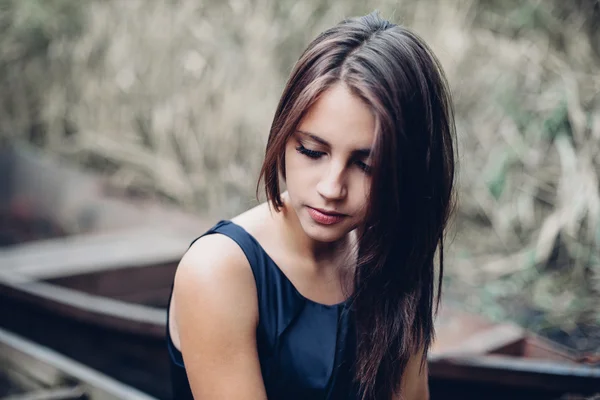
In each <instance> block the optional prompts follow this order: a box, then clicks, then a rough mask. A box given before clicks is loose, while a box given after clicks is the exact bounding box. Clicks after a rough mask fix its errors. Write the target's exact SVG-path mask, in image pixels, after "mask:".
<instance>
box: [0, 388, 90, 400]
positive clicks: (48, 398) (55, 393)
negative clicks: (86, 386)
mask: <svg viewBox="0 0 600 400" xmlns="http://www.w3.org/2000/svg"><path fill="white" fill-rule="evenodd" d="M84 396H85V391H84V390H83V388H81V387H79V386H75V387H66V388H52V389H45V390H38V391H35V392H30V393H24V394H18V395H14V396H8V397H4V398H2V399H0V400H74V399H83V398H84Z"/></svg>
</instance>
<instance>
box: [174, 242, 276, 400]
mask: <svg viewBox="0 0 600 400" xmlns="http://www.w3.org/2000/svg"><path fill="white" fill-rule="evenodd" d="M257 303H258V301H257V293H256V283H255V282H254V276H253V274H252V270H251V268H250V264H249V262H248V260H247V259H246V256H245V255H244V252H243V251H242V249H241V248H240V247H239V246H238V245H237V244H236V243H235V242H234V241H233V240H232V239H230V238H229V237H227V236H224V235H221V234H218V233H215V234H211V235H206V236H203V237H201V238H200V239H198V240H197V241H196V242H195V243H194V244H193V245H192V246H191V247H190V249H189V250H188V251H187V252H186V254H185V255H184V256H183V258H182V259H181V261H180V263H179V266H178V268H177V272H176V274H175V285H174V290H173V303H172V306H173V304H174V306H173V311H174V314H173V315H174V319H175V324H176V328H177V329H176V330H177V335H178V339H179V344H180V350H181V353H182V355H183V360H184V363H185V368H186V374H187V376H188V380H189V383H190V387H191V389H192V393H193V396H194V398H200V399H216V398H219V399H221V398H223V399H225V398H227V399H229V398H236V399H238V398H252V399H261V400H263V399H266V394H265V389H264V384H263V381H262V376H261V370H260V363H259V356H258V350H257V347H256V327H257V325H258V304H257ZM248 394H251V396H248Z"/></svg>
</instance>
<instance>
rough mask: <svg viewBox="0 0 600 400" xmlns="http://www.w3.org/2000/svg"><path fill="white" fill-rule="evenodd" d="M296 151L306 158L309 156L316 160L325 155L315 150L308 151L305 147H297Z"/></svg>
mask: <svg viewBox="0 0 600 400" xmlns="http://www.w3.org/2000/svg"><path fill="white" fill-rule="evenodd" d="M296 150H297V151H298V153H300V154H304V155H305V156H307V157H309V158H314V159H317V158H320V157H321V156H322V155H324V154H325V153H323V152H322V151H315V150H310V149H307V148H306V147H304V146H302V145H300V146H298V147H296Z"/></svg>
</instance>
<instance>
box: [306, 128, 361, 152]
mask: <svg viewBox="0 0 600 400" xmlns="http://www.w3.org/2000/svg"><path fill="white" fill-rule="evenodd" d="M296 132H298V133H300V134H302V135H304V136H308V137H309V138H311V139H312V140H314V141H315V142H317V143H319V144H322V145H323V146H327V147H329V148H331V144H329V142H328V141H327V140H325V139H323V138H321V137H319V136H317V135H315V134H314V133H310V132H305V131H301V130H297V131H296ZM352 153H353V154H354V155H356V156H358V157H361V158H363V157H364V158H367V157H369V155H371V149H370V148H365V149H356V150H354V151H352Z"/></svg>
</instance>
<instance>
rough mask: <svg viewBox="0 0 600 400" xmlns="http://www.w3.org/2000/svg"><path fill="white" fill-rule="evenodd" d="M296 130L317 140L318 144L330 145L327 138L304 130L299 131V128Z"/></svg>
mask: <svg viewBox="0 0 600 400" xmlns="http://www.w3.org/2000/svg"><path fill="white" fill-rule="evenodd" d="M297 132H298V133H300V134H302V135H304V136H308V137H309V138H311V139H312V140H314V141H315V142H317V143H319V144H322V145H323V146H327V147H331V145H330V144H329V142H328V141H327V140H325V139H322V138H320V137H318V136H317V135H315V134H314V133H310V132H305V131H301V130H298V131H297Z"/></svg>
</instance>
